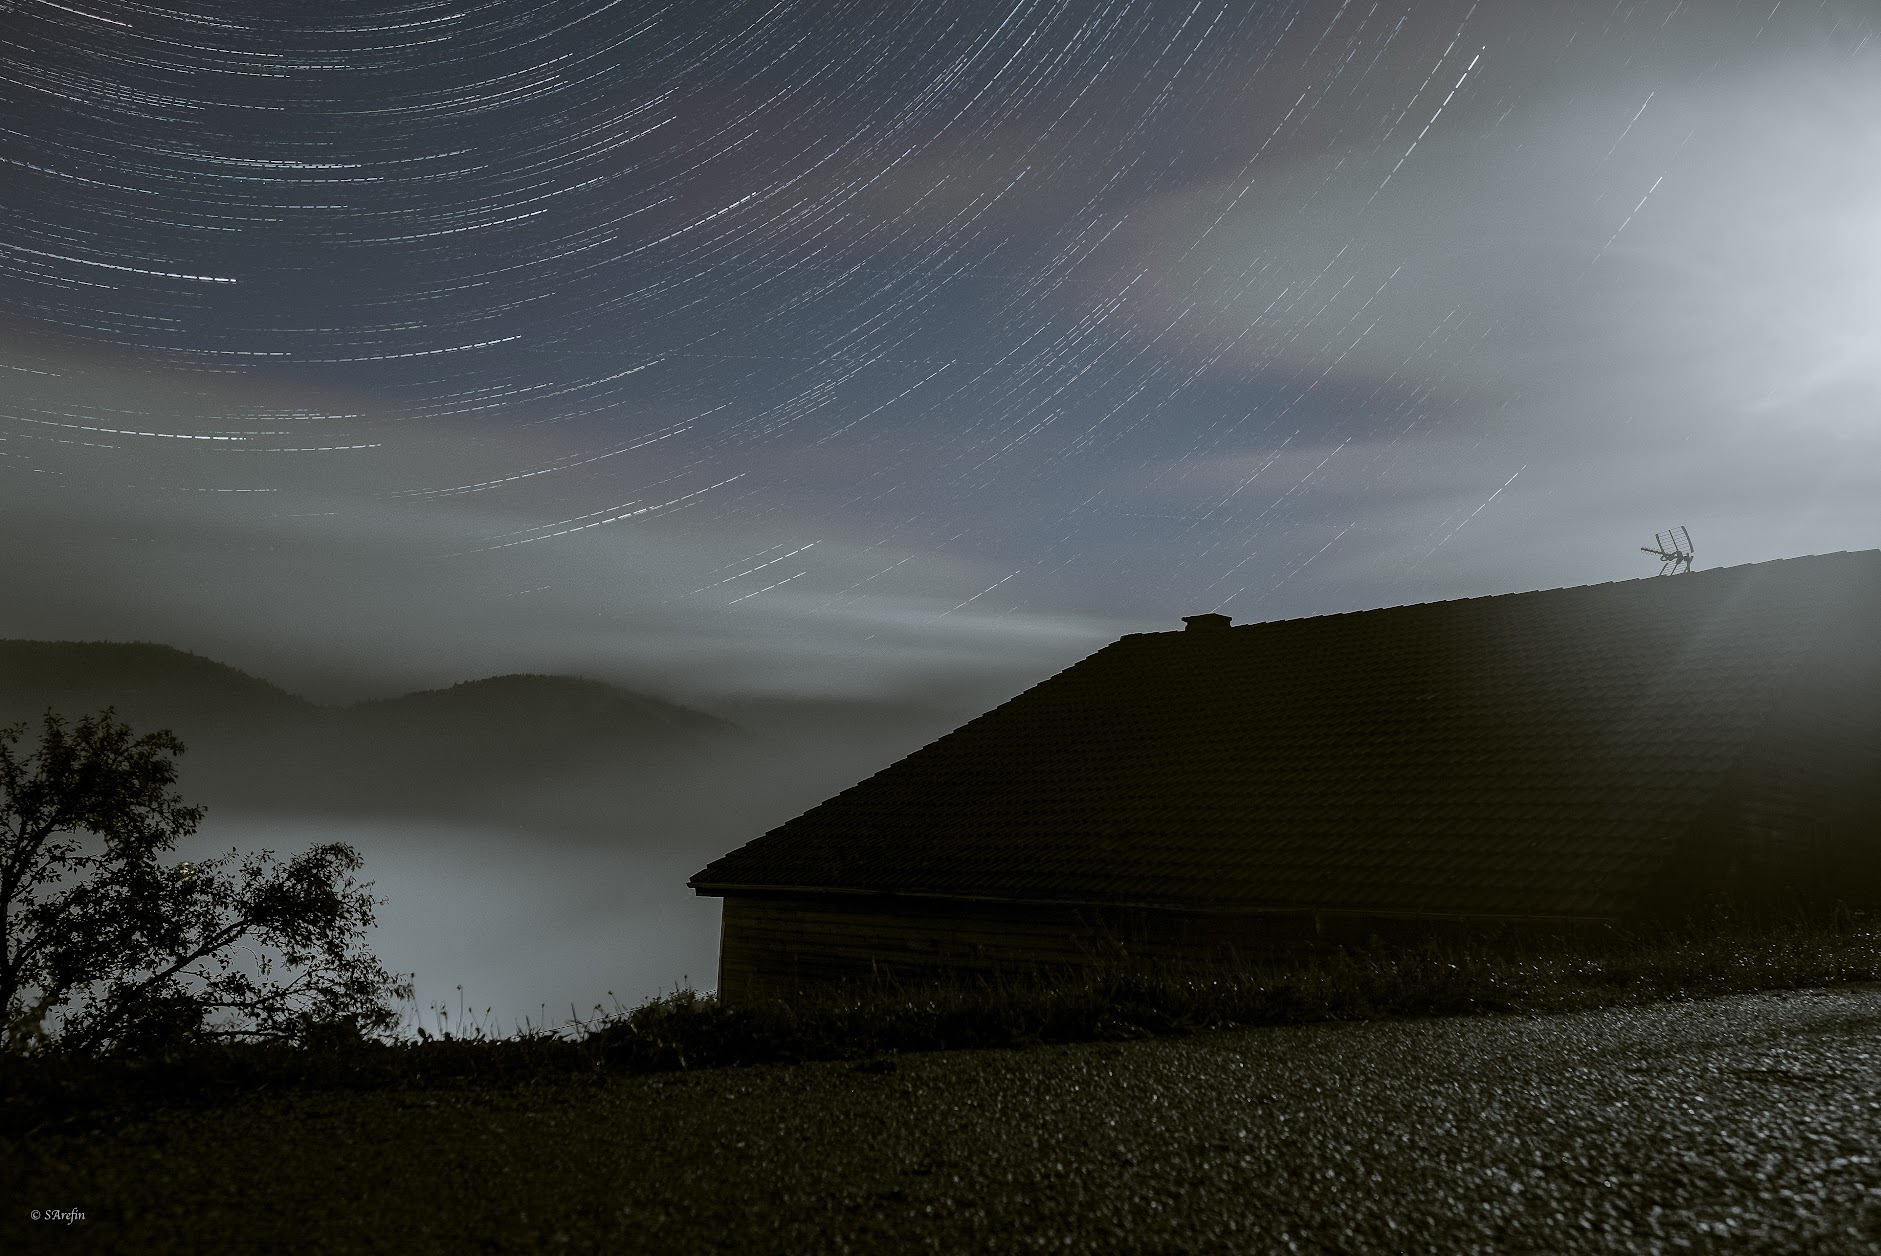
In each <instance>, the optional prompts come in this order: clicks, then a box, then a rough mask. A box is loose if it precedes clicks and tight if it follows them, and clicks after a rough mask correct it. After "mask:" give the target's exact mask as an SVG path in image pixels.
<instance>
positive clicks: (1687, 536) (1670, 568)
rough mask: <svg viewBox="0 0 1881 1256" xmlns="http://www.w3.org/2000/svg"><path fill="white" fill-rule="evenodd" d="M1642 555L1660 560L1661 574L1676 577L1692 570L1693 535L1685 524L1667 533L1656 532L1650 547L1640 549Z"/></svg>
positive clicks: (1643, 546) (1644, 546)
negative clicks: (1686, 528)
mask: <svg viewBox="0 0 1881 1256" xmlns="http://www.w3.org/2000/svg"><path fill="white" fill-rule="evenodd" d="M1639 552H1640V553H1642V554H1651V555H1652V556H1653V557H1654V558H1656V559H1658V560H1659V574H1660V575H1662V576H1675V575H1677V574H1678V573H1679V572H1681V571H1690V570H1691V569H1692V555H1693V554H1694V553H1695V552H1696V551H1695V550H1693V549H1692V534H1691V533H1690V532H1687V531H1686V530H1685V527H1684V525H1683V524H1681V525H1679V526H1678V527H1676V528H1672V529H1670V530H1668V531H1665V532H1655V533H1653V537H1652V544H1651V545H1650V546H1646V545H1642V546H1640V547H1639Z"/></svg>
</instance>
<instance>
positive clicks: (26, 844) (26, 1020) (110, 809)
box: [0, 708, 409, 1055]
mask: <svg viewBox="0 0 1881 1256" xmlns="http://www.w3.org/2000/svg"><path fill="white" fill-rule="evenodd" d="M25 731H26V726H25V725H24V724H17V725H13V726H11V727H8V728H4V729H0V920H4V922H5V928H4V930H3V931H0V1007H3V1008H4V1013H5V1018H6V1020H5V1028H4V1037H3V1038H0V1049H4V1051H5V1052H6V1053H8V1054H19V1053H23V1052H29V1051H40V1050H46V1049H58V1050H61V1051H65V1052H70V1053H75V1054H79V1055H98V1054H148V1053H152V1052H158V1051H162V1050H165V1049H168V1048H171V1047H174V1046H179V1045H183V1044H186V1043H189V1042H192V1041H201V1040H204V1039H212V1038H225V1039H226V1038H233V1039H250V1040H266V1039H277V1040H287V1041H304V1040H306V1039H308V1038H310V1037H311V1038H318V1039H321V1040H327V1039H331V1038H332V1037H334V1036H335V1034H336V1033H337V1034H339V1035H340V1036H344V1037H357V1036H359V1035H360V1034H363V1033H371V1032H386V1031H389V1030H391V1029H392V1028H393V1027H395V1026H396V1024H397V1013H396V1011H395V1010H394V1009H393V1006H392V1001H393V1000H395V999H398V998H401V997H407V996H408V994H409V986H408V984H401V983H399V982H398V981H397V980H396V979H395V978H394V977H393V975H392V974H390V973H388V972H387V971H386V970H385V968H384V967H383V966H382V965H381V964H380V963H379V961H378V960H377V959H376V958H374V957H373V956H372V955H371V954H370V953H368V952H366V951H365V950H364V949H363V947H362V945H361V940H362V938H363V935H364V934H365V931H366V930H367V929H369V928H370V927H371V925H372V923H373V911H374V908H375V907H376V906H377V900H375V899H374V898H373V897H372V896H371V894H370V893H369V892H368V891H369V889H370V886H369V885H361V884H359V883H358V881H357V880H356V879H355V875H354V874H355V873H357V872H358V871H359V869H360V868H361V867H362V866H363V861H362V860H361V858H360V856H359V854H358V852H357V851H355V850H354V849H353V848H352V847H350V846H347V845H345V844H343V843H330V844H325V845H319V846H314V847H312V848H310V849H309V850H306V851H304V852H302V853H301V854H298V855H295V856H293V857H292V858H290V859H287V860H285V861H280V860H277V859H276V858H275V856H274V854H273V852H271V851H263V852H261V853H259V854H251V855H248V856H245V857H239V858H238V856H237V854H236V852H234V851H231V852H230V853H229V854H228V855H226V856H222V857H219V858H216V859H212V860H207V861H203V862H199V863H188V862H177V863H168V862H166V861H165V860H164V859H163V858H162V857H163V856H164V855H166V854H168V853H170V852H172V851H173V850H174V849H175V846H176V843H177V841H178V840H179V839H180V838H184V837H188V836H189V835H191V834H192V833H194V832H195V831H196V827H197V825H198V824H200V823H201V821H202V816H203V809H202V808H201V807H196V806H190V805H188V804H187V803H185V802H184V801H183V799H182V798H181V797H180V796H178V795H177V794H176V793H174V792H172V791H171V789H170V787H171V785H173V784H174V783H175V780H176V766H175V763H174V759H175V757H176V756H177V755H180V754H182V753H183V750H184V747H183V744H182V743H181V742H180V741H178V740H177V738H176V737H175V735H174V734H172V733H170V732H168V731H159V732H154V733H146V734H144V735H142V736H138V735H136V734H134V733H133V731H132V730H131V728H130V727H129V726H128V725H127V724H124V723H121V722H119V721H118V720H117V719H116V716H115V712H114V711H112V710H111V709H109V708H107V709H106V710H104V711H103V712H100V713H99V714H97V715H88V716H85V717H83V718H81V719H79V720H78V721H77V723H76V724H73V725H71V726H69V727H68V726H67V724H66V722H65V721H64V720H63V719H62V718H61V717H59V716H58V715H55V714H53V713H52V712H50V711H48V712H47V713H46V714H45V716H44V719H43V722H42V726H41V729H40V735H39V740H38V745H37V747H36V748H35V749H34V750H33V752H32V753H31V754H27V755H23V756H22V755H21V754H20V753H19V752H18V746H19V742H20V739H21V737H22V736H23V735H24V734H25ZM242 955H248V956H250V957H252V962H251V963H250V964H248V965H247V966H243V965H240V964H238V962H237V960H238V957H240V956H242ZM55 1016H56V1022H57V1023H56V1031H55V1030H49V1029H48V1027H47V1026H48V1021H49V1019H53V1018H55Z"/></svg>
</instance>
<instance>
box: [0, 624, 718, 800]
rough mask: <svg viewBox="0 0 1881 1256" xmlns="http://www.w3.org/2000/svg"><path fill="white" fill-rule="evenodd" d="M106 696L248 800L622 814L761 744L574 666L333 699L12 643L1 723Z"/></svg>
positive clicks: (2, 683) (114, 655) (223, 790)
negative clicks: (162, 731) (708, 765)
mask: <svg viewBox="0 0 1881 1256" xmlns="http://www.w3.org/2000/svg"><path fill="white" fill-rule="evenodd" d="M105 707H113V708H115V709H116V711H117V714H118V716H119V718H121V719H123V720H125V721H126V722H128V723H130V724H131V725H132V726H133V727H134V728H135V729H137V730H138V731H140V732H145V731H150V730H152V729H157V728H168V729H171V730H172V731H174V732H175V733H176V734H177V735H178V736H179V737H181V738H182V739H183V741H184V743H185V744H186V745H187V746H189V748H190V750H189V754H188V755H186V756H185V757H184V759H183V760H182V763H181V772H180V779H179V786H180V787H181V788H182V790H183V791H184V793H185V794H186V795H187V796H188V797H190V798H191V800H192V801H201V802H205V803H208V804H209V805H210V806H212V807H217V806H233V807H237V808H240V809H243V810H267V811H273V810H290V811H296V812H308V811H313V812H352V813H392V814H417V815H432V816H439V817H445V818H457V819H463V818H476V819H479V820H489V819H491V818H493V817H495V818H502V819H507V820H511V821H516V822H522V821H525V820H528V819H530V818H531V815H532V814H536V813H539V812H540V811H541V810H542V809H543V807H544V806H545V804H552V803H553V801H554V797H555V795H556V794H558V793H565V792H570V791H576V792H581V793H583V794H584V796H586V797H588V798H589V799H590V801H592V800H593V796H594V795H595V794H596V791H597V789H598V790H599V791H600V792H601V793H602V794H605V795H607V796H608V797H607V806H608V807H611V808H613V809H614V810H618V809H619V808H620V807H621V806H622V805H623V803H625V802H628V801H631V800H632V799H633V798H635V797H638V796H644V795H645V794H647V793H648V791H649V789H650V788H652V787H653V783H654V782H656V781H657V779H658V778H659V777H661V776H662V775H665V776H669V777H670V776H671V775H672V774H674V773H675V772H678V771H680V770H681V769H683V768H684V767H686V766H687V765H690V764H694V763H696V762H698V761H699V760H700V759H702V758H712V757H714V756H715V755H717V754H719V753H721V752H725V751H727V750H736V749H738V748H741V747H745V746H746V745H748V743H749V742H750V741H751V739H750V738H749V737H748V735H747V734H745V733H744V732H743V730H741V729H739V728H738V727H737V726H736V725H734V724H731V723H728V722H726V721H725V720H721V719H718V718H715V717H713V716H710V715H705V714H702V713H700V712H698V711H693V710H690V709H688V708H686V707H683V706H680V705H678V704H676V703H672V702H667V701H665V700H663V699H660V698H655V697H650V696H648V695H646V694H640V693H634V692H632V691H629V690H626V689H620V688H617V687H615V686H612V685H607V684H603V683H601V682H599V681H592V680H581V679H576V678H573V677H568V676H523V675H515V676H497V677H492V678H490V679H487V680H477V681H468V682H465V683H463V684H459V685H453V686H451V687H450V688H448V689H434V690H426V691H423V692H419V693H410V694H405V695H403V696H402V697H397V698H387V699H382V700H378V701H372V702H362V703H358V704H356V705H354V706H350V707H325V706H317V705H315V704H313V703H311V702H308V701H307V700H305V699H304V698H300V697H298V696H296V695H294V694H291V693H288V692H287V691H286V690H283V689H280V688H277V687H276V686H274V685H271V684H269V683H268V682H267V681H265V680H261V679H259V678H257V677H254V676H250V675H248V674H247V673H245V672H241V671H238V670H237V669H235V668H232V667H228V666H225V665H224V664H221V663H217V662H214V661H213V660H210V659H206V658H203V657H201V656H199V655H195V654H188V653H185V652H184V651H182V650H176V649H172V648H171V647H169V646H162V645H153V644H149V643H142V642H139V643H131V644H126V643H119V642H102V641H98V642H71V641H4V642H0V723H15V722H19V721H22V720H24V721H26V722H27V723H29V724H30V725H36V724H37V722H38V718H39V716H40V713H41V712H43V711H44V710H46V709H47V708H51V709H53V710H55V711H57V712H58V713H60V714H61V715H64V716H66V717H68V718H76V717H78V716H80V715H84V714H89V713H91V712H95V711H98V710H101V709H103V708H105ZM29 736H30V732H29ZM524 811H527V812H528V814H520V813H521V812H524ZM506 813H508V814H506Z"/></svg>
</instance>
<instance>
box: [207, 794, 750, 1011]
mask: <svg viewBox="0 0 1881 1256" xmlns="http://www.w3.org/2000/svg"><path fill="white" fill-rule="evenodd" d="M753 836H755V834H754V835H753ZM321 842H346V843H349V844H350V845H352V846H353V847H355V848H356V849H357V850H358V851H359V852H360V853H361V854H362V855H364V856H365V859H366V867H365V872H364V874H363V875H364V876H365V877H366V878H367V879H369V880H371V881H372V882H373V888H374V893H375V894H377V895H378V896H379V897H381V898H383V899H385V900H386V901H385V904H384V905H383V906H382V907H381V908H380V909H379V924H378V927H377V929H376V930H375V931H374V936H373V939H372V946H373V950H374V953H375V954H377V955H378V957H379V958H380V960H381V961H383V962H384V963H385V965H386V967H388V968H390V969H392V970H393V971H395V972H401V973H414V974H416V980H415V984H416V987H417V998H416V1010H417V1014H418V1015H417V1021H416V1024H421V1025H423V1026H424V1027H425V1028H427V1029H429V1030H430V1031H431V1032H433V1033H436V1032H438V1031H439V1030H440V1029H441V1028H445V1027H449V1028H451V1029H453V1030H455V1028H456V1026H457V1025H458V1023H459V1007H460V1002H461V1006H462V1007H463V1008H464V1009H465V1010H466V1011H474V1012H475V1013H476V1015H475V1017H474V1018H473V1019H474V1020H475V1021H476V1022H477V1023H481V1024H482V1025H483V1026H484V1027H485V1029H486V1031H492V1032H499V1033H504V1034H507V1033H510V1032H512V1031H514V1030H515V1029H516V1027H517V1026H518V1025H521V1024H523V1023H525V1022H527V1023H529V1024H534V1025H542V1024H544V1023H547V1024H548V1025H550V1026H557V1025H564V1024H566V1023H567V1022H568V1021H569V1019H570V1016H571V1007H572V1012H573V1013H574V1014H576V1015H579V1016H581V1017H587V1016H589V1015H591V1014H592V1013H593V1010H594V1006H595V1005H596V1004H601V1005H603V1006H605V1007H612V1006H613V1004H614V1001H615V999H616V998H617V999H618V1000H619V1002H620V1004H621V1005H623V1006H627V1007H631V1006H633V1005H635V1004H637V1003H641V1002H644V1001H645V1000H646V999H648V998H650V997H652V996H653V995H656V994H660V993H664V992H667V991H670V990H672V989H673V988H674V987H675V986H676V985H691V986H693V987H694V988H696V989H699V990H710V989H712V988H713V986H714V985H715V984H716V977H717V966H718V918H719V902H718V900H717V899H715V898H699V897H697V896H695V895H694V894H693V892H692V891H691V890H689V889H687V888H686V878H688V877H690V876H691V875H692V874H693V873H695V872H697V871H698V870H699V869H700V868H702V867H704V866H705V865H706V863H708V862H709V861H710V860H712V859H713V858H715V857H716V856H717V855H719V854H721V853H722V851H720V850H718V849H706V848H699V849H696V850H691V851H684V850H678V851H676V850H659V849H635V848H632V847H625V846H623V847H609V846H605V845H598V844H596V845H590V844H574V843H566V842H557V841H553V840H547V841H545V840H543V838H542V836H541V835H539V834H532V833H529V832H527V831H523V830H517V829H504V828H478V827H474V826H470V825H456V824H446V823H441V822H422V821H411V820H400V819H383V820H375V819H359V820H354V819H344V818H324V817H280V816H272V817H268V816H264V817H249V818H243V817H216V816H213V815H212V816H211V817H210V818H209V819H208V820H207V821H206V822H205V823H204V825H203V827H202V829H201V831H199V832H198V833H197V835H196V837H195V838H194V839H193V840H192V841H191V842H190V843H189V846H188V849H187V850H184V851H183V852H182V853H183V855H184V856H185V857H203V856H207V855H212V854H216V853H218V852H226V851H227V850H228V849H229V848H231V847H234V848H237V849H240V850H243V851H248V850H264V849H265V850H273V851H275V852H277V853H280V854H288V853H291V852H294V851H300V850H305V849H306V848H307V847H309V846H312V845H315V844H317V843H321ZM459 987H461V988H462V989H461V993H460V990H459ZM436 1009H446V1010H447V1016H446V1019H445V1020H444V1021H443V1022H440V1019H439V1017H438V1015H437V1013H436ZM486 1009H487V1011H486ZM411 1028H415V1025H411V1024H408V1025H407V1029H408V1030H409V1029H411Z"/></svg>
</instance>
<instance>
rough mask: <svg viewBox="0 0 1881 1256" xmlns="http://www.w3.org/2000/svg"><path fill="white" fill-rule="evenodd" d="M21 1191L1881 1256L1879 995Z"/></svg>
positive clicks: (378, 1227)
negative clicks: (1871, 1254) (1875, 1255)
mask: <svg viewBox="0 0 1881 1256" xmlns="http://www.w3.org/2000/svg"><path fill="white" fill-rule="evenodd" d="M22 1173H23V1176H22V1177H18V1178H15V1179H14V1183H15V1185H20V1186H23V1189H24V1192H25V1195H26V1198H24V1199H21V1200H19V1201H17V1202H9V1203H8V1205H7V1212H6V1215H5V1216H4V1217H0V1249H4V1250H8V1251H21V1250H57V1251H78V1250H110V1251H133V1252H141V1251H151V1252H171V1251H174V1252H189V1253H205V1254H207V1253H218V1252H256V1251H264V1250H271V1251H281V1252H289V1251H308V1252H316V1251H317V1252H347V1251H385V1252H444V1251H450V1252H460V1251H466V1250H469V1251H550V1252H560V1251H570V1252H574V1251H607V1252H706V1251H727V1252H738V1253H769V1252H777V1253H806V1252H841V1251H850V1252H859V1253H878V1252H881V1253H893V1252H927V1251H933V1252H979V1251H988V1252H1030V1251H1053V1252H1105V1253H1109V1252H1290V1251H1300V1252H1343V1253H1369V1252H1429V1253H1443V1254H1445V1256H1451V1254H1456V1253H1465V1252H1494V1253H1509V1252H1660V1251H1668V1252H1669V1251H1697V1252H1782V1253H1801V1252H1836V1253H1842V1252H1878V1253H1881V988H1877V987H1844V988H1838V989H1835V990H1826V991H1804V992H1796V993H1789V994H1781V995H1777V994H1770V995H1757V996H1752V997H1744V998H1734V999H1724V1000H1718V1001H1715V1002H1706V1003H1695V1004H1678V1005H1671V1006H1660V1007H1651V1008H1636V1009H1625V1010H1613V1011H1603V1012H1591V1013H1582V1014H1574V1015H1562V1016H1543V1017H1483V1018H1472V1019H1458V1020H1435V1021H1419V1022H1393V1023H1378V1024H1357V1025H1324V1026H1313V1027H1307V1028H1299V1029H1273V1030H1251V1031H1235V1032H1225V1033H1216V1034H1206V1035H1197V1036H1195V1037H1191V1038H1185V1039H1163V1040H1157V1041H1148V1042H1133V1043H1128V1044H1122V1045H1117V1044H1098V1045H1083V1046H1071V1047H1051V1048H1042V1049H1037V1050H1031V1051H1013V1052H1004V1051H1001V1052H953V1053H945V1054H935V1055H921V1056H904V1057H901V1059H900V1060H899V1061H898V1062H888V1061H882V1062H878V1063H875V1064H872V1065H865V1066H861V1067H858V1066H855V1065H848V1064H815V1065H803V1066H797V1067H776V1068H757V1069H730V1070H722V1071H715V1072H706V1073H696V1074H677V1075H666V1076H658V1077H638V1078H621V1079H611V1080H607V1081H603V1082H599V1083H579V1084H565V1085H558V1086H555V1087H545V1088H540V1089H534V1090H528V1091H521V1092H509V1093H505V1094H500V1095H491V1094H487V1093H465V1092H445V1091H432V1092H420V1091H407V1092H399V1093H396V1094H390V1095H386V1094H380V1095H366V1096H361V1095H311V1096H299V1097H289V1098H283V1099H280V1100H272V1101H269V1102H267V1103H250V1104H244V1105H242V1106H239V1107H232V1108H227V1109H222V1110H215V1111H203V1112H194V1113H189V1114H183V1115H179V1116H177V1117H174V1118H171V1119H168V1120H165V1121H163V1122H161V1123H145V1124H143V1125H140V1126H137V1127H133V1128H131V1129H127V1130H122V1131H118V1132H116V1133H114V1134H111V1135H109V1136H105V1135H94V1136H92V1137H90V1138H87V1139H82V1140H69V1141H64V1142H56V1143H51V1144H46V1145H42V1146H40V1147H39V1148H37V1149H36V1150H35V1151H34V1153H33V1160H32V1162H31V1163H29V1164H28V1165H27V1166H26V1167H25V1168H24V1169H23V1171H22ZM11 1191H12V1187H9V1193H11ZM35 1207H37V1208H43V1209H53V1208H58V1209H67V1208H71V1209H79V1210H82V1211H83V1212H84V1213H85V1214H86V1219H85V1220H83V1221H78V1222H75V1223H72V1224H69V1225H66V1224H60V1225H53V1224H48V1223H43V1222H42V1223H40V1224H38V1225H30V1224H28V1223H26V1222H25V1221H24V1220H23V1217H24V1213H25V1210H26V1209H28V1208H35Z"/></svg>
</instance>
